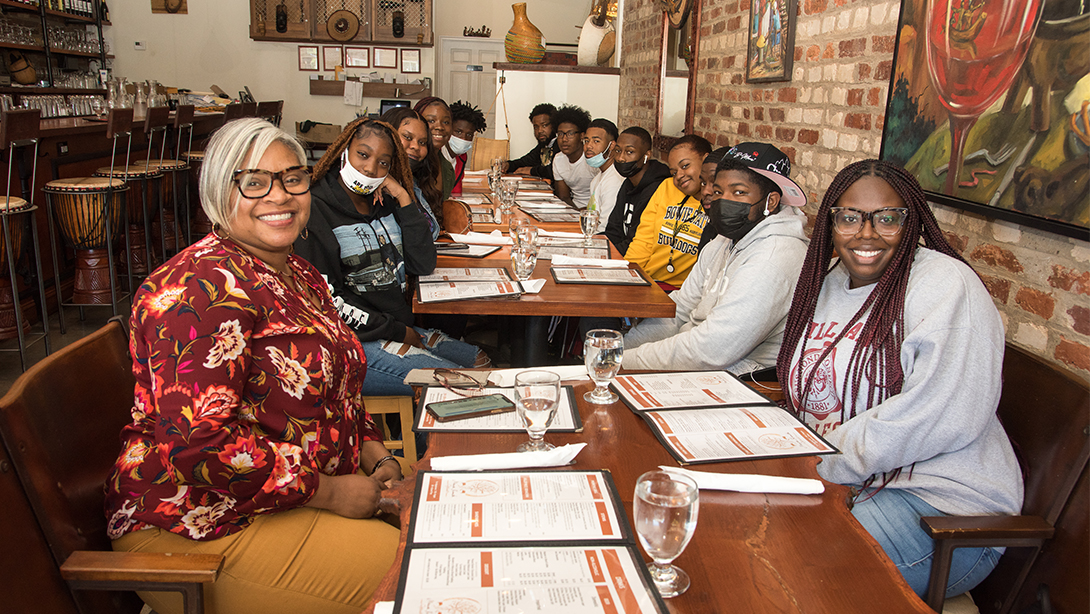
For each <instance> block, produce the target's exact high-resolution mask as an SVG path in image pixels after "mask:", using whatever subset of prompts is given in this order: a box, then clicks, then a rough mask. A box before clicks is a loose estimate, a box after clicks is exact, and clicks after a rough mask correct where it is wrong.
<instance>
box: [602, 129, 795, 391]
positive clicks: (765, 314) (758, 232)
mask: <svg viewBox="0 0 1090 614" xmlns="http://www.w3.org/2000/svg"><path fill="white" fill-rule="evenodd" d="M790 172H791V163H790V161H789V160H788V159H787V156H785V155H784V154H783V153H782V152H781V151H780V150H778V149H776V148H775V147H773V146H771V145H768V144H765V143H741V144H739V145H738V146H736V147H734V148H732V149H731V150H730V151H728V152H727V153H725V154H724V155H723V158H722V160H721V161H720V162H719V165H718V167H717V169H716V173H715V179H714V182H713V184H712V190H711V194H710V195H709V202H708V204H709V206H708V209H707V214H708V216H709V218H710V222H709V223H710V224H714V225H715V228H716V231H717V233H718V236H717V237H716V238H715V239H713V240H712V241H711V242H710V243H708V244H707V245H706V246H705V247H704V249H703V250H701V252H700V257H699V258H698V260H697V263H696V265H695V266H694V267H693V270H692V271H691V272H690V274H689V277H688V278H687V279H686V280H685V283H684V284H683V285H682V287H681V290H679V291H677V292H674V293H672V294H671V295H670V298H671V299H673V300H674V302H675V303H677V312H676V315H675V316H674V317H673V318H658V319H649V320H644V321H642V322H640V323H639V324H638V325H637V326H636V327H634V328H633V329H632V330H631V331H629V332H628V334H627V335H625V340H624V344H625V352H624V361H623V365H624V367H625V368H628V369H675V370H678V369H693V370H701V369H726V370H728V371H730V372H732V373H735V374H741V373H749V372H752V371H756V370H759V369H762V368H766V367H770V366H773V365H775V364H776V357H777V355H778V353H779V348H780V342H781V340H782V339H783V331H784V324H785V322H786V317H787V310H788V308H789V307H790V304H791V296H792V295H793V294H794V291H795V283H796V282H797V280H798V275H799V270H800V268H801V266H802V262H803V259H804V258H805V256H806V245H807V240H806V234H805V232H804V227H805V224H806V216H804V215H803V214H802V213H801V212H800V211H798V208H799V207H802V206H804V205H805V204H806V196H805V195H804V193H803V192H802V189H801V188H799V186H798V185H797V184H795V182H794V181H791V179H789V178H788V174H789V173H790Z"/></svg>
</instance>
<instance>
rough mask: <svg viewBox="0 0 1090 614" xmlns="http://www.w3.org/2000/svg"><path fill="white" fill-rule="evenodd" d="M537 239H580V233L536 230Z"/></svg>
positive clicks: (581, 234)
mask: <svg viewBox="0 0 1090 614" xmlns="http://www.w3.org/2000/svg"><path fill="white" fill-rule="evenodd" d="M537 234H538V236H539V237H555V238H557V239H582V238H583V233H581V232H564V231H563V230H540V229H539V230H538V231H537Z"/></svg>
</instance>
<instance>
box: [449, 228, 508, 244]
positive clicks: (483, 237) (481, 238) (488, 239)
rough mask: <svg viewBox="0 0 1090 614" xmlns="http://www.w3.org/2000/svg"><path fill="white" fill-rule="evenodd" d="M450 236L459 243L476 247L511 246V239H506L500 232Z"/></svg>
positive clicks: (452, 234) (454, 234)
mask: <svg viewBox="0 0 1090 614" xmlns="http://www.w3.org/2000/svg"><path fill="white" fill-rule="evenodd" d="M450 236H451V237H452V238H453V239H454V240H455V241H456V242H458V243H472V244H474V245H511V238H510V237H505V236H504V235H503V233H501V232H500V231H498V230H493V231H492V232H490V233H488V234H485V233H483V232H471V233H469V234H464V235H461V234H456V233H451V234H450Z"/></svg>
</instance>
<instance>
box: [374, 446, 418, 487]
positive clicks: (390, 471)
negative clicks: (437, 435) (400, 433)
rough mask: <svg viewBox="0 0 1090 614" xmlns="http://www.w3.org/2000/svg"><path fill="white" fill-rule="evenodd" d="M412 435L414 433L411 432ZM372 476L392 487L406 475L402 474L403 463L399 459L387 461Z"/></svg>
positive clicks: (384, 484)
mask: <svg viewBox="0 0 1090 614" xmlns="http://www.w3.org/2000/svg"><path fill="white" fill-rule="evenodd" d="M409 436H410V437H412V436H413V435H412V434H411V433H410V434H409ZM371 477H372V478H373V479H375V480H378V481H379V482H380V483H382V485H383V487H384V488H391V487H393V485H394V482H400V481H401V480H403V479H405V476H403V475H402V474H401V463H400V462H399V461H398V460H397V459H394V460H391V461H386V462H385V463H382V465H380V466H379V468H378V469H376V470H375V472H374V473H372V474H371Z"/></svg>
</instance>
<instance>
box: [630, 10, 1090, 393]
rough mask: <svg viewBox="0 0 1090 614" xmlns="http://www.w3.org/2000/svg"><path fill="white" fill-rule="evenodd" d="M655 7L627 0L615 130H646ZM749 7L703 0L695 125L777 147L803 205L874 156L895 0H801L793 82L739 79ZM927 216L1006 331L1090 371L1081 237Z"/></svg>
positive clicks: (719, 140)
mask: <svg viewBox="0 0 1090 614" xmlns="http://www.w3.org/2000/svg"><path fill="white" fill-rule="evenodd" d="M657 7H658V2H657V1H655V0H626V2H625V19H626V22H625V32H624V47H625V48H624V55H623V56H622V60H621V65H622V68H621V85H620V87H621V96H620V100H621V106H620V110H619V113H618V117H619V118H620V121H621V128H625V127H628V126H631V125H634V124H638V125H641V126H643V127H645V128H647V129H649V130H653V129H654V121H655V117H654V112H653V111H654V107H653V105H654V100H655V98H654V96H655V93H656V90H655V89H653V88H655V87H657V83H658V80H657V59H658V55H657V54H658V45H659V41H660V39H661V36H660V35H659V34H658V33H657V32H656V31H655V29H654V27H650V26H649V24H650V23H651V22H654V23H655V24H659V23H661V22H659V21H657V19H658V17H657V15H651V14H650V13H657V12H658V11H659V9H658V8H657ZM749 8H750V4H749V0H703V7H702V11H703V13H702V27H701V41H700V62H699V66H698V71H697V73H698V74H697V101H696V116H695V118H694V123H695V127H694V131H695V132H697V133H698V134H701V135H702V136H704V137H705V138H707V139H708V140H710V141H711V142H712V143H716V144H719V145H725V144H727V143H737V142H740V141H744V140H758V141H767V142H771V143H773V144H775V145H776V146H777V147H779V148H780V149H782V150H783V151H784V152H785V153H786V154H787V155H788V156H790V158H791V160H792V162H793V164H794V169H793V171H792V176H793V177H794V179H795V180H796V181H797V182H798V183H799V184H800V185H801V186H802V188H803V189H804V190H806V192H807V195H808V197H809V199H810V202H811V205H810V206H809V207H808V210H809V212H810V213H811V214H812V213H813V211H814V209H815V208H816V204H817V203H820V202H821V197H822V195H823V194H824V190H825V187H826V186H828V185H829V183H830V182H831V181H832V179H833V177H834V176H835V175H836V173H837V171H839V170H840V169H841V168H843V167H844V166H846V165H848V164H850V163H852V162H854V161H856V160H861V159H865V158H876V157H878V154H879V150H880V147H881V141H882V126H883V121H884V110H885V104H886V97H887V92H888V89H889V78H890V72H891V70H892V67H893V51H894V47H895V46H896V40H897V37H896V35H897V22H898V18H899V16H900V3H899V2H889V1H883V0H854V1H853V0H799V5H798V26H797V31H796V32H797V33H796V36H795V55H794V62H795V63H794V69H793V72H792V80H791V81H790V82H783V83H769V84H755V85H748V84H746V83H745V68H744V62H745V55H746V29H745V28H746V22H747V20H748V17H749ZM652 62H654V63H655V66H650V63H652ZM648 75H650V76H654V77H655V78H654V79H647V76H648ZM648 96H650V97H651V98H650V100H649V101H648V100H646V99H645V97H648ZM647 102H649V103H650V104H648V105H646V106H644V105H645V103H647ZM645 110H648V111H651V113H650V114H647V113H644V111H645ZM935 214H936V217H937V218H938V220H939V223H940V224H941V225H942V227H943V229H944V230H945V231H946V233H947V236H948V238H949V239H950V240H951V243H952V244H953V245H954V246H955V247H957V248H958V249H959V250H960V251H961V253H962V254H963V255H964V256H965V258H966V259H967V260H968V261H969V262H970V264H972V265H973V266H974V267H975V268H976V270H977V271H978V272H979V273H980V274H981V276H982V277H983V279H984V282H985V285H986V286H987V287H988V290H989V291H990V292H991V293H992V296H993V297H994V299H995V303H996V306H997V307H998V308H999V310H1000V313H1001V314H1002V316H1003V321H1004V323H1005V324H1006V327H1007V340H1008V341H1010V342H1012V343H1014V344H1015V345H1018V346H1020V347H1023V348H1026V349H1028V350H1030V351H1032V352H1034V353H1036V354H1037V355H1039V356H1043V357H1045V358H1046V359H1047V360H1049V361H1051V362H1053V363H1055V364H1057V365H1060V366H1062V367H1063V368H1066V369H1068V370H1070V371H1071V372H1072V373H1074V374H1076V375H1077V376H1079V377H1087V376H1088V375H1090V244H1088V243H1086V242H1084V241H1076V240H1074V239H1068V238H1065V237H1060V236H1057V235H1054V234H1050V233H1047V232H1042V231H1038V230H1035V229H1032V228H1027V227H1023V226H1019V225H1017V224H1013V223H1008V222H1001V221H993V220H989V219H987V218H984V217H982V216H979V215H976V214H972V213H968V212H963V211H960V210H958V209H953V208H947V207H943V206H936V207H935Z"/></svg>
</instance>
